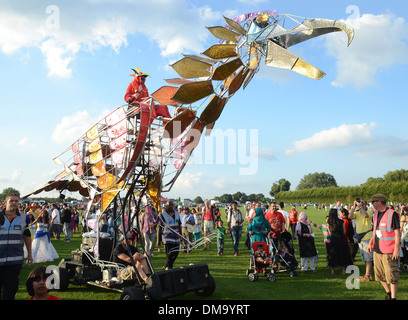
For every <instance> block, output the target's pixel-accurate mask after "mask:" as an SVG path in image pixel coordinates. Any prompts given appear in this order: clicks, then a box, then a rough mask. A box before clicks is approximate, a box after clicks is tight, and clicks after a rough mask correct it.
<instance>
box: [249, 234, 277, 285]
mask: <svg viewBox="0 0 408 320" xmlns="http://www.w3.org/2000/svg"><path fill="white" fill-rule="evenodd" d="M250 241H251V248H250V249H251V257H250V263H249V269H247V272H246V274H247V276H248V280H249V281H251V282H253V281H256V280H258V277H259V274H263V275H264V276H265V277H266V278H267V279H268V280H269V281H271V282H273V281H275V279H276V277H275V274H273V273H272V272H271V269H269V266H271V262H272V260H271V254H270V253H271V252H270V250H271V246H270V244H269V241H268V240H267V241H268V242H264V241H255V242H252V239H250ZM258 248H259V249H258ZM260 249H261V250H262V252H263V253H262V254H259V253H260V252H259V251H260Z"/></svg>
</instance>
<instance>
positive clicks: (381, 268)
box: [368, 193, 401, 300]
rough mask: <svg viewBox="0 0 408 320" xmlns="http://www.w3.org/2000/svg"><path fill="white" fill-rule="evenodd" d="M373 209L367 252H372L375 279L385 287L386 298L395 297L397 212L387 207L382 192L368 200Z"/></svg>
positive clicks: (397, 265)
mask: <svg viewBox="0 0 408 320" xmlns="http://www.w3.org/2000/svg"><path fill="white" fill-rule="evenodd" d="M369 202H371V203H372V204H373V207H374V209H375V214H374V223H373V228H374V229H373V236H372V238H371V240H370V243H369V244H368V252H369V253H370V252H374V273H375V280H376V281H380V282H381V284H382V286H383V287H384V289H385V292H386V293H387V295H386V300H389V299H396V297H397V291H398V280H399V255H400V253H399V252H400V245H401V244H400V238H401V235H400V220H399V216H398V213H397V212H395V211H394V210H392V209H389V208H387V206H386V198H385V196H384V195H383V194H379V193H378V194H375V195H373V196H372V197H371V199H370V200H369Z"/></svg>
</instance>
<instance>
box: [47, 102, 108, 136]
mask: <svg viewBox="0 0 408 320" xmlns="http://www.w3.org/2000/svg"><path fill="white" fill-rule="evenodd" d="M108 113H109V111H108V110H104V111H102V114H100V115H98V116H97V117H91V116H90V114H89V112H88V111H86V110H84V111H78V112H76V113H75V114H73V115H70V116H65V117H63V118H62V119H61V122H60V123H59V124H57V125H56V127H55V129H54V132H53V133H52V135H51V139H52V140H53V141H54V142H55V143H58V144H62V143H73V142H74V141H76V140H77V139H78V138H79V137H81V136H82V135H84V134H85V133H86V131H87V130H89V129H90V128H92V126H93V125H95V123H97V122H98V121H100V119H102V118H103V117H105V116H106V115H108Z"/></svg>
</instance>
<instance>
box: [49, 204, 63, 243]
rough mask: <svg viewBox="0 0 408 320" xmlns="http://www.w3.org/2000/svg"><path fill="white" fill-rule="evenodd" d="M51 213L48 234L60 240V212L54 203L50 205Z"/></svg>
mask: <svg viewBox="0 0 408 320" xmlns="http://www.w3.org/2000/svg"><path fill="white" fill-rule="evenodd" d="M51 209H52V213H51V228H50V232H51V233H52V234H53V235H54V237H55V239H57V240H59V239H60V234H61V226H60V224H61V219H60V212H59V210H58V207H57V205H56V204H55V203H53V204H52V205H51Z"/></svg>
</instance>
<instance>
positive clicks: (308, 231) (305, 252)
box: [295, 212, 317, 272]
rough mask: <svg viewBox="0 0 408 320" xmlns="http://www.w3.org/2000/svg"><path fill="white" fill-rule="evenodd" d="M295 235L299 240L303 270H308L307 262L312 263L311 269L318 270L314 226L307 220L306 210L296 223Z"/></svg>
mask: <svg viewBox="0 0 408 320" xmlns="http://www.w3.org/2000/svg"><path fill="white" fill-rule="evenodd" d="M295 236H296V237H297V238H298V240H299V251H300V264H301V267H302V271H303V272H305V271H307V262H308V261H309V263H310V270H312V271H313V272H316V267H315V263H316V261H317V251H316V247H315V243H314V235H313V231H312V228H311V227H310V225H309V222H308V221H307V215H306V213H305V212H301V213H300V214H299V221H298V222H297V224H296V228H295Z"/></svg>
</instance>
